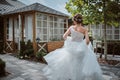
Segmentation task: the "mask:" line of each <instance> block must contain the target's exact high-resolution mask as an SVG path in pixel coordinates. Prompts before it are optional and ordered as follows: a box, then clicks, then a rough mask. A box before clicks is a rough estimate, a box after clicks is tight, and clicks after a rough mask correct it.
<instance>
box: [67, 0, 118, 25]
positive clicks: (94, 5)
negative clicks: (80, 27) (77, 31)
mask: <svg viewBox="0 0 120 80" xmlns="http://www.w3.org/2000/svg"><path fill="white" fill-rule="evenodd" d="M104 1H105V0H102V2H97V1H95V2H92V0H69V2H67V3H66V9H67V10H68V12H69V13H71V14H72V16H73V15H74V14H76V13H80V14H82V15H83V17H84V18H83V19H84V20H83V23H84V24H100V23H103V22H104V12H105V14H106V20H107V24H108V25H114V26H118V24H119V21H120V4H118V2H117V1H110V0H106V1H105V3H106V5H105V7H104V6H103V5H104Z"/></svg>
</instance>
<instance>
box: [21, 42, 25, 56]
mask: <svg viewBox="0 0 120 80" xmlns="http://www.w3.org/2000/svg"><path fill="white" fill-rule="evenodd" d="M25 49H26V46H25V42H24V41H20V53H19V56H20V57H24V56H25V54H24V53H23V52H24V51H25Z"/></svg>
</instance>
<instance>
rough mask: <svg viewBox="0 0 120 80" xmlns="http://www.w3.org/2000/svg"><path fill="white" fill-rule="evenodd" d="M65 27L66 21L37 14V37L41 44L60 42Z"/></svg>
mask: <svg viewBox="0 0 120 80" xmlns="http://www.w3.org/2000/svg"><path fill="white" fill-rule="evenodd" d="M65 27H66V20H65V19H64V18H61V17H59V16H55V15H47V14H43V13H38V14H37V27H36V31H37V37H39V38H40V39H41V41H42V42H44V41H45V42H47V41H50V40H61V39H62V36H63V34H64V31H65Z"/></svg>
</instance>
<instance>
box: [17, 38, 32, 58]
mask: <svg viewBox="0 0 120 80" xmlns="http://www.w3.org/2000/svg"><path fill="white" fill-rule="evenodd" d="M20 44H21V46H20V53H19V57H20V58H30V57H33V56H34V49H33V46H32V43H31V41H30V40H28V41H27V44H25V42H24V41H21V42H20Z"/></svg>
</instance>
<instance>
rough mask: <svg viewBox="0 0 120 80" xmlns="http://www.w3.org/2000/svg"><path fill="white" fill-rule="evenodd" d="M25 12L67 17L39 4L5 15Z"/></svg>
mask: <svg viewBox="0 0 120 80" xmlns="http://www.w3.org/2000/svg"><path fill="white" fill-rule="evenodd" d="M26 11H40V12H45V13H50V14H55V15H61V16H68V15H67V14H64V13H62V12H59V11H56V10H54V9H52V8H49V7H47V6H44V5H42V4H40V3H34V4H31V5H28V6H25V7H23V8H19V9H16V10H13V11H10V12H7V13H5V14H14V13H20V12H26Z"/></svg>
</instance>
